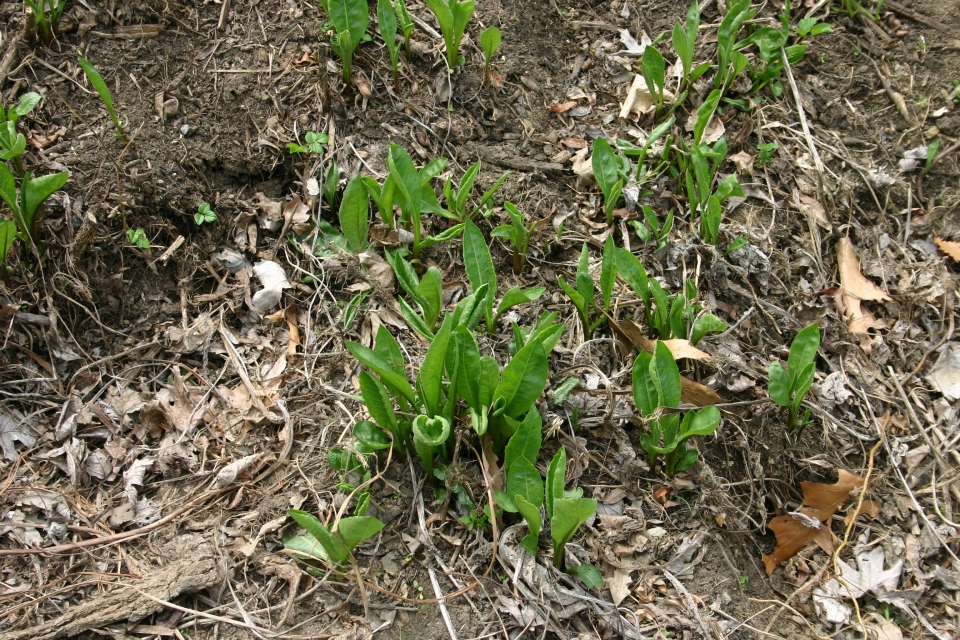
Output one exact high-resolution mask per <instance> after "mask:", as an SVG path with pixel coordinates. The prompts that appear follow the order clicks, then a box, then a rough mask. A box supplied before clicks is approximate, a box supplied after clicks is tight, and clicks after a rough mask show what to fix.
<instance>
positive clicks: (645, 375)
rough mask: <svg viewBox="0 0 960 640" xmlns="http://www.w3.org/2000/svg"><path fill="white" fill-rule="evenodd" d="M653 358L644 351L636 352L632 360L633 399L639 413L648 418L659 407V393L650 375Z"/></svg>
mask: <svg viewBox="0 0 960 640" xmlns="http://www.w3.org/2000/svg"><path fill="white" fill-rule="evenodd" d="M652 360H653V356H651V355H650V354H649V353H647V352H646V351H641V352H640V353H639V354H637V359H636V360H634V361H633V401H634V403H635V404H636V405H637V411H639V412H640V415H642V416H644V417H645V418H648V417H650V416H652V415H653V414H654V412H656V410H657V409H659V408H660V395H659V392H658V391H657V387H656V385H655V384H654V382H653V376H652V375H650V368H651V366H650V363H651V361H652Z"/></svg>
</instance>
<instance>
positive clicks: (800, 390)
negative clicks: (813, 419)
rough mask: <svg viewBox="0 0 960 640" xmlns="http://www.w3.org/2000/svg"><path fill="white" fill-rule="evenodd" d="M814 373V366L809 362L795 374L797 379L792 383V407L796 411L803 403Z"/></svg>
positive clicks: (815, 369)
mask: <svg viewBox="0 0 960 640" xmlns="http://www.w3.org/2000/svg"><path fill="white" fill-rule="evenodd" d="M816 371H817V368H816V365H815V364H814V363H813V362H811V363H810V364H808V365H807V366H805V367H804V368H803V369H801V370H800V372H799V373H798V374H797V379H796V380H795V381H794V383H793V388H792V391H793V402H794V406H796V407H797V408H798V409H799V408H800V403H801V402H803V396H804V395H805V394H806V393H807V389H809V388H810V385H812V384H813V375H814V373H816Z"/></svg>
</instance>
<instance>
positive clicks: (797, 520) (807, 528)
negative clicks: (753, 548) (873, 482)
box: [763, 469, 864, 574]
mask: <svg viewBox="0 0 960 640" xmlns="http://www.w3.org/2000/svg"><path fill="white" fill-rule="evenodd" d="M838 475H839V477H838V478H837V481H836V483H834V484H820V483H816V482H801V483H800V487H801V488H802V489H803V508H801V509H800V512H799V513H795V514H792V515H785V516H780V517H778V518H774V519H772V520H771V521H770V522H769V523H768V524H767V527H768V528H769V529H771V530H772V531H773V533H774V535H776V536H777V547H776V549H774V550H773V553H772V554H770V555H764V556H763V564H764V565H766V568H767V573H768V574H770V573H773V571H774V569H776V568H777V565H778V564H780V563H781V562H786V561H787V560H789V559H790V558H792V557H793V556H795V555H796V554H797V553H798V552H799V551H800V550H801V549H803V547H805V546H806V545H807V543H808V542H810V541H812V540H813V539H814V538H817V536H820V535H825V534H823V533H821V530H822V529H823V523H827V522H829V521H830V519H831V518H832V517H833V514H834V513H836V512H837V509H839V508H840V505H842V504H843V502H844V501H845V500H846V499H847V496H849V495H850V492H851V491H853V490H854V489H861V488H863V487H864V481H863V479H862V478H860V477H858V476H855V475H853V474H852V473H850V472H849V471H844V470H843V469H839V470H838ZM812 525H816V526H812ZM827 526H828V530H829V525H827ZM821 541H822V542H824V544H826V540H823V539H821Z"/></svg>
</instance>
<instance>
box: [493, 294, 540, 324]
mask: <svg viewBox="0 0 960 640" xmlns="http://www.w3.org/2000/svg"><path fill="white" fill-rule="evenodd" d="M546 290H547V289H546V287H534V288H532V289H523V290H521V289H520V287H513V288H511V289H510V290H509V291H507V292H506V293H505V294H503V299H502V300H501V301H500V304H499V305H498V306H497V313H496V317H497V318H499V317H500V316H501V315H502V314H503V313H504V312H505V311H507V310H508V309H511V308H513V307H515V306H517V305H518V304H523V303H525V302H533V301H534V300H537V299H538V298H540V296H542V295H543V293H544V292H545V291H546Z"/></svg>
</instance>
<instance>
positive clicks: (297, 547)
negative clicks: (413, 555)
mask: <svg viewBox="0 0 960 640" xmlns="http://www.w3.org/2000/svg"><path fill="white" fill-rule="evenodd" d="M366 504H369V496H368V497H367V499H366ZM287 514H288V515H289V516H290V517H291V518H293V519H294V520H295V521H296V523H297V524H299V525H300V526H301V527H303V528H304V529H306V530H307V535H305V536H296V537H293V538H288V539H286V540H284V542H283V546H284V547H285V548H286V549H288V550H290V551H293V552H294V553H296V555H297V556H298V557H301V558H304V559H316V560H322V561H324V562H327V563H329V564H331V565H333V566H334V568H337V569H339V568H342V567H344V566H345V565H346V564H347V563H348V562H349V560H350V555H351V554H352V553H353V550H354V549H355V548H356V546H357V545H358V544H360V543H361V542H363V541H365V540H369V539H370V538H372V537H373V536H375V535H377V534H378V533H379V532H380V530H381V529H383V523H382V522H380V521H379V520H377V519H376V518H374V517H373V516H367V515H362V516H352V517H350V518H343V519H342V520H340V522H339V523H338V524H337V529H336V531H331V530H330V529H328V528H327V527H325V526H323V523H322V522H320V520H318V519H317V517H316V516H314V515H313V514H310V513H307V512H306V511H299V510H297V509H288V510H287Z"/></svg>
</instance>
